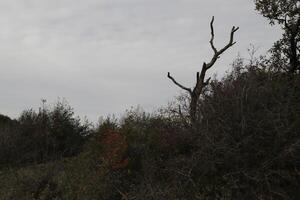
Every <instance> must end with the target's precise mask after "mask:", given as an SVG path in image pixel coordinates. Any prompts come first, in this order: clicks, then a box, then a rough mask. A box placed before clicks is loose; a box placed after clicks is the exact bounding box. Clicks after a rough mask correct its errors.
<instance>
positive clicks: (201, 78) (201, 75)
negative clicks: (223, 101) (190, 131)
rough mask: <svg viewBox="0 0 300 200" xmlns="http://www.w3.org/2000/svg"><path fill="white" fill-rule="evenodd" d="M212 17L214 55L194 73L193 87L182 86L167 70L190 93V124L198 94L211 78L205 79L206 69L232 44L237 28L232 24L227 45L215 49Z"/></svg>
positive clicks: (179, 85) (212, 28)
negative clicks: (194, 83)
mask: <svg viewBox="0 0 300 200" xmlns="http://www.w3.org/2000/svg"><path fill="white" fill-rule="evenodd" d="M213 25H214V17H212V20H211V22H210V30H211V39H210V42H209V43H210V46H211V48H212V50H213V51H214V55H213V57H212V58H211V60H210V62H209V63H206V62H204V63H203V65H202V70H201V72H197V74H196V85H195V86H194V88H193V89H191V88H188V87H185V86H183V85H182V84H180V83H178V82H177V81H176V80H175V78H173V77H172V76H171V74H170V72H168V78H169V79H171V80H172V82H173V83H174V84H175V85H177V86H178V87H180V88H181V89H183V90H185V91H187V92H188V93H189V94H190V97H191V100H190V119H191V122H192V124H194V123H195V122H196V120H197V105H198V101H199V98H200V95H201V94H202V92H203V89H204V88H205V87H206V86H207V85H208V84H209V81H210V79H211V78H208V79H206V80H205V75H206V72H207V70H209V69H210V68H211V67H212V66H213V65H214V64H215V63H216V61H217V60H218V59H219V58H220V55H221V54H222V53H224V52H225V51H226V50H227V49H228V48H230V47H231V46H233V45H234V44H235V43H236V42H234V41H233V37H234V33H235V32H236V31H237V30H238V29H239V27H235V26H233V27H232V29H231V32H230V39H229V42H228V44H227V45H225V46H224V47H223V48H222V49H220V50H217V48H216V47H215V45H214V38H215V33H214V26H213Z"/></svg>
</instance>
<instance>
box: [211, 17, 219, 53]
mask: <svg viewBox="0 0 300 200" xmlns="http://www.w3.org/2000/svg"><path fill="white" fill-rule="evenodd" d="M214 21H215V17H214V16H213V17H212V19H211V22H210V30H211V39H210V41H209V43H210V46H211V48H212V49H213V50H214V52H215V54H216V53H217V52H218V50H217V48H216V47H215V45H214V39H215V32H214Z"/></svg>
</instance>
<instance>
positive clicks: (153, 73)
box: [0, 0, 280, 121]
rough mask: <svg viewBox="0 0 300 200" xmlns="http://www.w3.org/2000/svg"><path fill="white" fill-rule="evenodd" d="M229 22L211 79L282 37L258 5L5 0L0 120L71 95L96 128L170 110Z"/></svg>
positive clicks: (0, 17)
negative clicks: (133, 114) (136, 109)
mask: <svg viewBox="0 0 300 200" xmlns="http://www.w3.org/2000/svg"><path fill="white" fill-rule="evenodd" d="M213 15H214V16H215V17H216V20H215V34H216V41H215V42H216V46H217V47H219V48H220V47H222V46H223V45H224V44H225V43H226V42H227V41H228V37H229V32H230V29H231V27H232V26H233V25H236V26H239V27H240V30H239V31H238V32H237V33H236V37H235V40H236V41H237V42H238V43H237V44H236V45H235V46H234V47H233V48H231V49H230V50H229V51H227V52H226V53H225V54H224V55H223V56H222V57H221V59H220V60H219V61H218V62H217V64H216V65H215V67H214V68H213V69H212V70H211V71H210V72H209V73H210V74H213V73H216V72H217V73H218V74H223V73H224V71H226V70H227V69H229V64H230V63H231V62H232V61H233V59H234V58H235V57H236V56H237V54H238V53H240V54H241V55H242V56H247V51H246V49H247V48H248V47H249V44H250V43H252V44H254V45H255V46H257V47H260V51H259V52H260V53H264V52H265V51H266V50H267V49H269V48H270V47H271V45H272V43H273V42H274V41H275V40H277V39H278V38H279V37H280V31H279V29H278V28H276V27H270V26H269V25H268V22H267V21H266V20H265V19H264V18H263V17H262V16H260V15H258V14H257V12H256V11H255V10H254V3H253V1H252V0H0V113H2V114H6V115H9V116H11V117H17V116H18V115H19V113H20V112H21V111H22V110H24V109H26V108H30V107H33V108H38V107H39V106H40V104H41V98H45V99H47V100H48V102H54V101H55V100H57V98H58V97H64V98H66V99H67V100H68V101H69V103H70V105H71V106H72V107H74V108H75V113H76V114H77V115H80V116H87V117H88V118H89V119H90V120H92V121H96V120H97V118H98V117H99V116H106V115H108V114H113V113H115V114H117V115H118V114H119V113H122V112H123V111H125V109H127V108H130V107H131V106H136V105H138V104H139V105H141V106H142V107H144V108H145V109H146V110H148V111H151V110H153V109H155V108H158V107H160V106H162V105H166V104H167V102H168V101H170V100H172V98H173V96H175V95H176V94H179V91H180V90H179V89H178V88H177V87H176V86H175V85H174V84H173V83H171V82H170V80H168V79H167V78H166V74H167V72H168V71H170V72H171V73H172V75H173V76H174V77H176V79H177V80H178V81H180V82H181V83H183V84H184V85H186V86H192V85H193V84H194V81H195V80H194V77H195V72H196V71H197V70H198V71H199V70H200V68H201V64H202V63H203V61H208V60H209V59H210V58H211V55H212V51H211V49H210V47H209V43H208V41H209V38H210V30H209V22H210V19H211V16H213Z"/></svg>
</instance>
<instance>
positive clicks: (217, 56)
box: [206, 21, 239, 70]
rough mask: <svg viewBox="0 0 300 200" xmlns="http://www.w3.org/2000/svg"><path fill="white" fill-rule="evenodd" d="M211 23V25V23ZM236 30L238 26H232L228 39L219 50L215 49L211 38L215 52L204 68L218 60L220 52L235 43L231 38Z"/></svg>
mask: <svg viewBox="0 0 300 200" xmlns="http://www.w3.org/2000/svg"><path fill="white" fill-rule="evenodd" d="M212 22H213V21H212ZM211 25H213V24H212V23H211ZM212 30H213V28H212ZM237 30H239V27H235V26H233V27H232V29H231V32H230V39H229V42H228V44H227V45H226V46H225V47H224V48H223V49H221V50H219V51H218V50H217V51H216V48H215V47H214V45H213V40H212V48H213V50H214V52H215V54H214V56H213V57H212V59H211V61H210V62H209V63H207V64H206V70H207V69H209V68H211V67H212V66H213V65H214V64H215V62H216V61H217V60H218V58H219V56H220V55H221V54H222V53H224V52H225V51H226V50H227V49H228V48H229V47H231V46H233V45H234V44H235V42H233V38H234V33H235V32H236V31H237ZM212 38H213V36H212Z"/></svg>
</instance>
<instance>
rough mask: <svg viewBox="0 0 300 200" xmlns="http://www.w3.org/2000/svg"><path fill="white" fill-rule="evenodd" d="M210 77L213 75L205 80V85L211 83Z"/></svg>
mask: <svg viewBox="0 0 300 200" xmlns="http://www.w3.org/2000/svg"><path fill="white" fill-rule="evenodd" d="M210 79H211V77H209V78H208V79H207V80H206V81H205V82H204V85H205V86H206V85H208V84H209V82H210Z"/></svg>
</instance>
